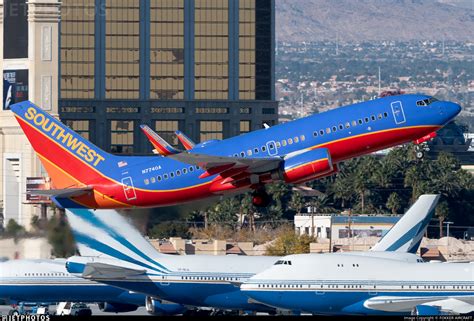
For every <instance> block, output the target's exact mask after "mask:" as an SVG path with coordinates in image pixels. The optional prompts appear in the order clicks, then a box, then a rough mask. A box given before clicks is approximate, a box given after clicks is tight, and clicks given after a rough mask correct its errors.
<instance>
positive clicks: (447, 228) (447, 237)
mask: <svg viewBox="0 0 474 321" xmlns="http://www.w3.org/2000/svg"><path fill="white" fill-rule="evenodd" d="M443 223H444V224H446V250H447V251H448V258H449V226H450V225H451V224H454V222H443Z"/></svg>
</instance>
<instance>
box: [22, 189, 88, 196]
mask: <svg viewBox="0 0 474 321" xmlns="http://www.w3.org/2000/svg"><path fill="white" fill-rule="evenodd" d="M92 190H93V188H92V187H81V188H65V189H46V190H39V189H38V190H36V189H31V190H28V191H27V193H28V194H31V195H38V196H49V197H52V196H54V197H58V198H67V197H76V196H81V195H84V194H87V193H89V192H92Z"/></svg>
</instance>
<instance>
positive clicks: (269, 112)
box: [262, 108, 275, 115]
mask: <svg viewBox="0 0 474 321" xmlns="http://www.w3.org/2000/svg"><path fill="white" fill-rule="evenodd" d="M262 114H264V115H274V114H275V108H262Z"/></svg>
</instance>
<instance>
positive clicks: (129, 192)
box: [122, 176, 137, 201]
mask: <svg viewBox="0 0 474 321" xmlns="http://www.w3.org/2000/svg"><path fill="white" fill-rule="evenodd" d="M122 184H123V192H124V193H125V198H126V199H127V201H132V200H135V199H137V193H136V192H135V187H134V186H133V180H132V178H131V177H130V176H128V177H124V178H122Z"/></svg>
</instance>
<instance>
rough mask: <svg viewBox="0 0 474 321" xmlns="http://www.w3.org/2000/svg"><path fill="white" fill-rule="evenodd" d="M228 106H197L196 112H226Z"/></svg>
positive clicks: (227, 111)
mask: <svg viewBox="0 0 474 321" xmlns="http://www.w3.org/2000/svg"><path fill="white" fill-rule="evenodd" d="M228 113H229V108H223V107H197V108H196V114H228Z"/></svg>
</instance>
